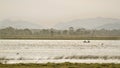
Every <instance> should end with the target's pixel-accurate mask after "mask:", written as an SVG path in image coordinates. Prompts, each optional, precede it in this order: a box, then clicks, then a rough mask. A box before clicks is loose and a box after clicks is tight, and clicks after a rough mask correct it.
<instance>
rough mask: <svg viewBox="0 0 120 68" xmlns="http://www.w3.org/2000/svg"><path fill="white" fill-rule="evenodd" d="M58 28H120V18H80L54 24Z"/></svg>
mask: <svg viewBox="0 0 120 68" xmlns="http://www.w3.org/2000/svg"><path fill="white" fill-rule="evenodd" d="M54 27H55V28H57V29H68V28H69V27H74V28H86V29H102V28H104V29H120V19H112V18H101V17H98V18H90V19H78V20H73V21H69V22H65V23H58V24H56V25H55V26H54Z"/></svg>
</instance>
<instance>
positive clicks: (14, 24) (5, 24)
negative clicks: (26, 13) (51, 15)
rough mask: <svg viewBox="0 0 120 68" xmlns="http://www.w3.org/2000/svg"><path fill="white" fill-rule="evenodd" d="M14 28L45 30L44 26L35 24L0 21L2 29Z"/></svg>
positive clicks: (19, 21)
mask: <svg viewBox="0 0 120 68" xmlns="http://www.w3.org/2000/svg"><path fill="white" fill-rule="evenodd" d="M9 26H10V27H13V28H18V29H24V28H29V29H40V28H43V27H42V26H40V25H38V24H34V23H31V22H28V21H21V20H18V21H12V20H2V21H0V28H6V27H9Z"/></svg>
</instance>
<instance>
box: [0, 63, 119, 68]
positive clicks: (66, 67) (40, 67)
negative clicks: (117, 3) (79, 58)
mask: <svg viewBox="0 0 120 68" xmlns="http://www.w3.org/2000/svg"><path fill="white" fill-rule="evenodd" d="M0 68H120V64H114V63H102V64H98V63H90V64H88V63H69V62H65V63H46V64H30V63H29V64H22V63H21V64H0Z"/></svg>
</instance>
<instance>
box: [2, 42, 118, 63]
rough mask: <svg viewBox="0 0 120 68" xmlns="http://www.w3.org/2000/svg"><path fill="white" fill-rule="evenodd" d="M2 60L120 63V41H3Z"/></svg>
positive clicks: (14, 61)
mask: <svg viewBox="0 0 120 68" xmlns="http://www.w3.org/2000/svg"><path fill="white" fill-rule="evenodd" d="M0 58H1V59H0V60H1V61H0V62H2V60H7V62H6V63H8V64H11V63H47V62H54V63H61V62H73V63H74V62H77V63H120V40H89V42H84V40H0ZM3 58H4V59H3ZM3 63H4V62H3Z"/></svg>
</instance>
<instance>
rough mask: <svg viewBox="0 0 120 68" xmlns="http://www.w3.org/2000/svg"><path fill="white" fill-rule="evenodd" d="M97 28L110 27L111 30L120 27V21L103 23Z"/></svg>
mask: <svg viewBox="0 0 120 68" xmlns="http://www.w3.org/2000/svg"><path fill="white" fill-rule="evenodd" d="M97 29H108V30H111V29H120V22H118V23H110V24H105V25H102V26H100V27H98V28H97Z"/></svg>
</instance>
